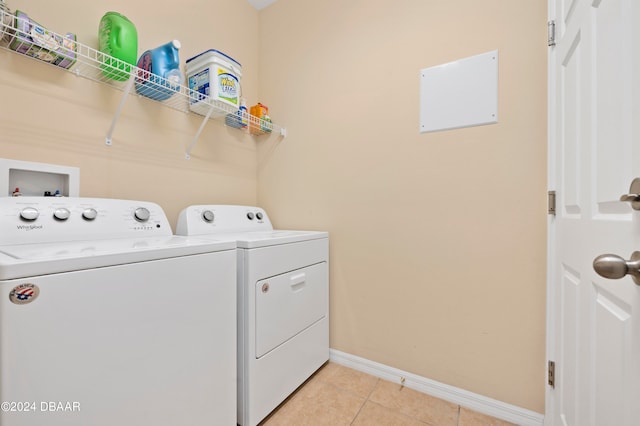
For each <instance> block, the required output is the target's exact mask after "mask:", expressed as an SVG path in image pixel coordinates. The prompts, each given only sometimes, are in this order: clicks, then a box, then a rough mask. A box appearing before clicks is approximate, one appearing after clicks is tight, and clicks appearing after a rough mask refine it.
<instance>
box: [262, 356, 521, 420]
mask: <svg viewBox="0 0 640 426" xmlns="http://www.w3.org/2000/svg"><path fill="white" fill-rule="evenodd" d="M324 425H326V426H341V425H344V426H348V425H353V426H425V425H429V426H514V425H513V423H509V422H505V421H503V420H499V419H495V418H493V417H489V416H486V415H484V414H481V413H478V412H475V411H471V410H468V409H466V408H464V407H461V406H459V405H457V404H453V403H450V402H447V401H443V400H441V399H438V398H434V397H432V396H429V395H427V394H424V393H422V392H418V391H415V390H413V389H409V388H406V387H402V386H400V385H398V384H395V383H391V382H388V381H386V380H382V379H378V378H377V377H373V376H370V375H368V374H365V373H361V372H359V371H356V370H353V369H350V368H347V367H344V366H342V365H339V364H335V363H331V362H330V363H327V364H325V365H324V366H323V367H322V368H321V369H320V370H318V372H317V373H316V374H314V375H313V376H312V377H311V378H310V379H309V380H308V381H307V382H306V383H305V384H304V385H303V386H301V387H300V388H299V389H298V390H297V391H296V392H295V393H294V394H293V395H291V396H290V397H289V398H288V399H287V400H286V401H285V402H284V403H283V404H281V405H280V407H279V408H278V409H276V410H275V411H274V412H273V413H271V415H270V416H269V417H267V418H266V419H265V420H264V421H263V422H262V423H261V424H260V426H324Z"/></svg>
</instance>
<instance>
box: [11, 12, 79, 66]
mask: <svg viewBox="0 0 640 426" xmlns="http://www.w3.org/2000/svg"><path fill="white" fill-rule="evenodd" d="M15 18H16V19H15V36H14V37H13V39H12V40H11V43H10V44H9V48H10V49H12V50H15V51H16V52H19V53H22V54H25V55H27V56H31V57H33V58H36V59H40V60H41V61H45V62H49V63H50V64H53V65H57V66H59V67H62V68H69V67H71V65H73V64H74V63H75V62H76V49H77V46H76V36H75V34H73V33H67V34H66V35H65V36H64V37H63V36H61V35H58V34H55V33H53V32H51V31H49V30H47V29H46V28H44V27H43V26H42V25H40V24H38V23H37V22H35V21H34V20H33V19H31V18H29V16H27V14H26V13H24V12H21V11H19V10H17V11H16V17H15Z"/></svg>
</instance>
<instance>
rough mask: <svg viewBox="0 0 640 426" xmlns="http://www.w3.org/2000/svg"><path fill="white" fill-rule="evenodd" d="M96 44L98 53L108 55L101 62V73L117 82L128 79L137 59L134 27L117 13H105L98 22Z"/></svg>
mask: <svg viewBox="0 0 640 426" xmlns="http://www.w3.org/2000/svg"><path fill="white" fill-rule="evenodd" d="M98 44H99V50H100V52H102V53H105V54H106V55H109V56H106V57H104V58H103V60H102V66H101V67H102V73H103V74H104V75H105V76H107V77H109V78H111V79H114V80H118V81H124V80H126V79H128V78H129V76H130V74H131V67H132V66H135V64H136V61H137V59H138V31H137V30H136V26H135V25H133V23H132V22H131V21H130V20H129V19H128V18H127V17H126V16H124V15H121V14H120V13H118V12H107V13H105V14H104V16H103V17H102V19H101V20H100V27H99V28H98ZM111 57H113V58H111ZM114 58H115V59H114Z"/></svg>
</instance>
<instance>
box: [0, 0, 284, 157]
mask: <svg viewBox="0 0 640 426" xmlns="http://www.w3.org/2000/svg"><path fill="white" fill-rule="evenodd" d="M0 49H3V50H9V51H12V52H14V53H17V54H22V55H25V56H27V57H30V58H32V59H34V60H36V61H40V62H45V63H48V64H49V65H51V66H54V67H56V68H62V69H65V70H66V71H68V72H71V73H73V74H75V75H76V76H79V77H82V78H86V79H88V80H92V81H95V82H97V83H100V84H105V85H108V86H110V87H113V88H115V89H117V90H120V91H123V92H124V96H123V99H122V101H121V106H120V107H119V108H118V111H116V117H115V119H114V123H113V124H112V128H111V129H110V130H109V134H108V135H107V144H108V145H110V144H111V133H112V131H113V128H114V127H115V124H116V122H117V119H118V116H119V114H120V112H121V107H122V104H123V103H124V101H125V99H126V97H127V96H128V94H129V93H130V92H132V93H136V94H138V95H140V96H145V97H147V98H149V99H151V100H153V101H156V102H159V103H161V104H163V105H164V106H166V107H168V108H172V109H175V110H177V111H182V112H190V113H195V114H199V115H202V116H204V120H205V122H206V121H207V120H209V119H221V118H223V119H224V122H225V124H226V125H227V126H229V127H233V128H237V129H239V130H246V131H248V132H249V133H251V134H253V135H260V134H265V133H272V132H277V133H279V134H280V135H281V136H284V135H285V134H286V131H285V129H284V128H282V127H280V126H277V125H276V124H274V123H272V122H271V121H268V120H263V119H259V118H258V117H254V116H253V115H250V114H249V113H247V112H246V111H240V110H239V109H237V108H236V107H234V106H232V105H228V104H226V103H224V102H221V101H218V100H215V99H212V98H210V97H208V96H206V95H203V94H201V93H199V92H196V91H194V90H191V89H189V88H188V87H186V86H184V85H183V84H175V82H173V81H170V80H168V79H165V78H163V77H160V76H158V75H155V74H151V73H149V72H148V71H146V70H143V69H141V68H138V67H136V66H134V65H131V64H128V63H126V62H124V61H121V60H120V59H118V58H114V57H113V56H110V55H107V54H106V53H103V52H100V51H98V50H96V49H93V48H91V47H89V46H87V45H85V44H82V43H80V42H78V41H77V40H76V37H75V35H73V34H71V33H68V34H65V35H62V34H58V33H55V32H52V31H49V30H47V29H45V28H43V27H41V26H39V25H37V24H36V23H35V22H33V21H31V20H29V19H28V18H27V17H26V15H24V16H23V15H16V14H12V13H11V12H10V11H9V10H8V8H7V7H6V6H5V4H4V3H2V2H1V1H0ZM134 86H135V92H133V91H132V88H133V87H134ZM193 109H195V110H196V111H197V112H194V111H193ZM204 124H205V123H203V124H202V126H201V128H200V130H199V131H198V134H197V135H196V137H195V138H194V140H193V141H192V144H191V146H190V147H189V150H188V152H187V158H189V153H190V151H191V149H192V148H193V145H194V144H195V141H196V139H197V138H198V136H199V134H200V132H201V131H202V128H203V127H204Z"/></svg>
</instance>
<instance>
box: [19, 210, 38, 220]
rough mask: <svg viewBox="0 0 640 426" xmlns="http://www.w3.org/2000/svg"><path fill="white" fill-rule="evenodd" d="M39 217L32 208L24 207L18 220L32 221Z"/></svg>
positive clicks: (36, 211)
mask: <svg viewBox="0 0 640 426" xmlns="http://www.w3.org/2000/svg"><path fill="white" fill-rule="evenodd" d="M38 216H40V212H39V211H38V210H37V209H35V208H33V207H25V208H24V209H22V211H21V212H20V218H21V219H23V220H28V221H33V220H36V219H37V218H38Z"/></svg>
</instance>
